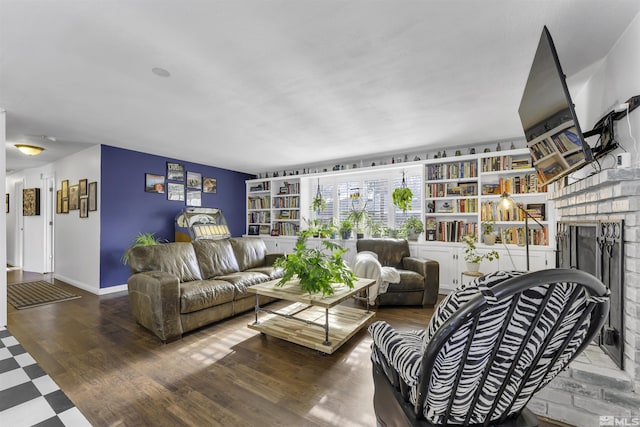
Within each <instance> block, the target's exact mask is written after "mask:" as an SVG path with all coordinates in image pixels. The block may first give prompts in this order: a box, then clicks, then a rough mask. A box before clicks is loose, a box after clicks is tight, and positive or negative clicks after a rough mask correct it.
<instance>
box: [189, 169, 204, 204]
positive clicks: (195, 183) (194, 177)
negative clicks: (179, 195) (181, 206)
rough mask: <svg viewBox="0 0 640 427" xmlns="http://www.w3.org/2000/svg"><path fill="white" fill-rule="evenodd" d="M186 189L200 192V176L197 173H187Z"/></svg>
mask: <svg viewBox="0 0 640 427" xmlns="http://www.w3.org/2000/svg"><path fill="white" fill-rule="evenodd" d="M187 188H193V189H198V190H202V174H201V173H199V172H191V171H187ZM192 206H195V205H192ZM198 206H200V205H198Z"/></svg>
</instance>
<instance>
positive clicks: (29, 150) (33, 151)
mask: <svg viewBox="0 0 640 427" xmlns="http://www.w3.org/2000/svg"><path fill="white" fill-rule="evenodd" d="M15 147H16V148H17V149H18V150H20V152H21V153H22V154H26V155H27V156H36V155H38V154H40V153H42V152H43V151H44V148H42V147H36V146H35V145H27V144H16V145H15Z"/></svg>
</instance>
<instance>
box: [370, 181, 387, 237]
mask: <svg viewBox="0 0 640 427" xmlns="http://www.w3.org/2000/svg"><path fill="white" fill-rule="evenodd" d="M364 188H365V196H366V201H367V214H368V216H369V220H370V221H375V222H377V223H378V224H380V225H382V226H386V225H387V223H388V221H389V204H390V203H391V196H390V194H389V180H388V179H371V180H365V181H364Z"/></svg>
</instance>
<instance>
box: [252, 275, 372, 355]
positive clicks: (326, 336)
mask: <svg viewBox="0 0 640 427" xmlns="http://www.w3.org/2000/svg"><path fill="white" fill-rule="evenodd" d="M277 282H278V280H272V281H271V282H266V283H263V284H260V285H255V286H252V287H250V288H248V290H249V291H250V292H254V293H255V294H256V320H255V322H253V323H250V324H248V325H247V326H248V327H249V328H251V329H253V330H256V331H259V332H262V333H264V334H266V335H270V336H273V337H276V338H280V339H283V340H286V341H289V342H292V343H295V344H298V345H301V346H304V347H307V348H311V349H314V350H318V351H320V352H322V353H327V354H332V353H333V352H335V351H336V350H337V349H338V348H339V347H340V346H341V345H343V344H344V343H345V342H347V340H349V338H351V337H352V336H353V335H355V334H356V333H357V332H358V331H359V330H360V329H362V328H363V327H364V326H365V325H366V324H367V323H368V322H369V320H370V319H371V318H372V317H374V316H375V313H374V312H372V311H370V310H368V309H367V310H363V309H359V308H355V307H346V306H339V305H338V304H340V303H341V302H342V301H344V300H346V299H348V298H350V297H352V296H354V295H356V294H357V293H358V292H360V291H362V290H365V289H368V288H369V287H370V286H371V285H373V284H374V283H375V281H374V280H370V279H358V280H357V281H356V283H355V286H354V288H353V289H349V288H347V287H346V286H343V287H340V288H338V289H336V291H335V293H334V294H333V295H328V296H322V295H320V294H318V295H309V294H308V293H306V292H303V291H302V290H301V289H300V287H299V286H298V285H297V283H291V284H290V283H287V284H285V285H284V286H283V287H277V286H275V284H276V283H277ZM260 295H266V296H271V297H275V298H280V299H283V300H286V301H292V302H293V303H292V304H290V305H288V306H286V307H284V308H281V309H279V310H275V311H272V310H268V309H265V308H262V307H260V305H259V296H260ZM260 313H266V314H262V315H260Z"/></svg>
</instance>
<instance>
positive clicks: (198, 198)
mask: <svg viewBox="0 0 640 427" xmlns="http://www.w3.org/2000/svg"><path fill="white" fill-rule="evenodd" d="M187 206H202V192H201V191H200V190H187Z"/></svg>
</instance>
